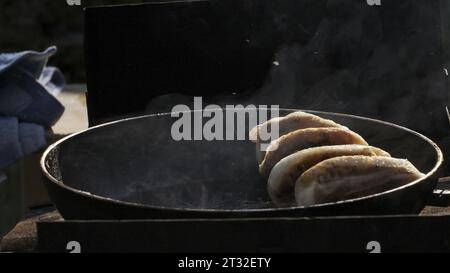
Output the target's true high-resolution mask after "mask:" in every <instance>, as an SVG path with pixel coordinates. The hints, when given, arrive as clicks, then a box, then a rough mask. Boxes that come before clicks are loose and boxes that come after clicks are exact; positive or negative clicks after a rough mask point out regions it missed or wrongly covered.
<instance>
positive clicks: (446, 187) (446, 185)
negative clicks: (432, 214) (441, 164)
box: [427, 176, 450, 207]
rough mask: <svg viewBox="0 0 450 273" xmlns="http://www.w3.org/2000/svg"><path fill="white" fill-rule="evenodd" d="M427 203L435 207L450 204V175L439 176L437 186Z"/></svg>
mask: <svg viewBox="0 0 450 273" xmlns="http://www.w3.org/2000/svg"><path fill="white" fill-rule="evenodd" d="M427 203H428V205H429V206H434V207H449V206H450V176H449V177H441V178H439V180H438V184H437V187H436V189H435V190H434V191H433V194H432V196H431V197H430V199H429V201H428V202H427Z"/></svg>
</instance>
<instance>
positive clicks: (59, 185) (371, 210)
mask: <svg viewBox="0 0 450 273" xmlns="http://www.w3.org/2000/svg"><path fill="white" fill-rule="evenodd" d="M293 111H295V110H287V109H283V110H280V115H282V116H283V115H286V114H288V113H290V112H293ZM312 113H314V114H317V115H319V116H322V117H324V118H328V119H332V120H334V121H336V122H338V123H341V124H343V125H345V126H347V127H349V128H351V129H352V130H354V131H356V132H358V133H359V134H360V135H362V136H363V137H364V138H365V139H366V140H367V141H368V142H369V143H370V144H371V145H373V146H377V147H380V148H382V149H384V150H386V151H388V152H390V153H391V154H392V156H393V157H399V158H407V159H409V160H410V161H411V162H412V163H413V164H414V165H415V166H416V167H417V168H418V169H419V170H420V171H421V172H423V173H425V174H427V175H426V176H425V177H424V178H423V179H420V180H418V181H414V182H413V183H411V184H409V185H406V186H403V187H400V188H396V189H394V190H390V191H388V192H383V193H379V194H376V195H372V196H367V197H364V198H359V199H354V200H345V201H342V202H338V203H331V204H323V205H318V206H313V207H293V208H276V207H275V206H274V205H273V204H272V203H271V202H270V199H269V197H268V195H267V190H266V182H265V181H264V180H263V179H261V178H260V176H259V175H258V167H257V163H256V159H255V147H254V144H253V143H251V142H250V141H248V140H247V141H179V142H177V141H175V140H173V138H172V137H171V128H172V125H173V123H174V122H175V121H176V120H177V118H173V117H171V115H170V114H160V115H149V116H144V117H138V118H132V119H126V120H121V121H117V122H113V123H108V124H105V125H100V126H97V127H92V128H90V129H88V130H86V131H84V132H81V133H78V134H75V135H72V136H69V137H67V138H65V139H63V140H61V141H59V142H57V143H56V144H54V145H52V146H50V147H49V148H48V150H47V151H46V152H45V153H44V155H43V157H42V161H41V167H42V170H43V172H44V174H45V176H46V180H45V181H46V182H45V183H46V186H47V189H48V192H49V194H50V197H51V199H52V200H53V202H54V204H55V205H56V207H57V209H58V210H59V212H60V213H61V214H62V216H63V217H64V218H65V219H67V220H94V219H96V220H98V219H100V220H101V219H103V220H109V219H155V218H241V217H247V218H253V217H311V216H344V215H345V216H351V215H393V214H418V213H419V212H420V211H421V210H422V209H423V208H424V207H425V205H426V203H427V200H428V198H429V197H430V196H431V194H432V193H433V190H434V188H435V187H436V184H437V171H438V169H439V167H440V166H441V164H442V162H443V156H442V153H441V151H440V149H439V148H438V146H437V145H436V144H435V143H434V142H433V141H431V140H430V139H428V138H426V137H425V136H423V135H421V134H419V133H416V132H414V131H411V130H409V129H407V128H404V127H400V126H397V125H394V124H390V123H386V122H382V121H378V120H373V119H367V118H362V117H357V116H350V115H343V114H334V113H324V112H312ZM224 116H225V115H224ZM246 130H247V131H248V129H246Z"/></svg>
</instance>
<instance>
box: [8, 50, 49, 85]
mask: <svg viewBox="0 0 450 273" xmlns="http://www.w3.org/2000/svg"><path fill="white" fill-rule="evenodd" d="M56 51H57V48H56V47H55V46H52V47H49V48H47V49H46V50H45V51H43V52H35V51H24V52H18V53H4V54H0V74H2V73H4V72H6V71H8V69H10V68H11V67H15V68H18V69H19V70H22V71H24V72H26V73H28V74H29V76H31V77H32V78H34V79H38V78H40V77H41V75H42V72H43V71H44V68H45V66H46V65H47V62H48V59H49V58H50V57H51V56H53V55H54V54H55V53H56Z"/></svg>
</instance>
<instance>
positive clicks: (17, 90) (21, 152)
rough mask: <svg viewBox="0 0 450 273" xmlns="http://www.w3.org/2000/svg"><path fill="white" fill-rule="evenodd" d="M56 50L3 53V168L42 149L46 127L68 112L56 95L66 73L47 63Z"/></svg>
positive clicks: (0, 152)
mask: <svg viewBox="0 0 450 273" xmlns="http://www.w3.org/2000/svg"><path fill="white" fill-rule="evenodd" d="M56 50H57V49H56V47H50V48H48V49H47V50H45V51H43V52H34V51H25V52H19V53H8V54H0V169H1V168H4V167H6V166H8V165H11V164H12V163H14V162H15V161H17V160H18V159H20V158H21V157H23V156H26V155H28V154H30V153H34V152H36V151H38V150H40V149H42V148H43V147H44V146H45V145H46V143H45V128H48V127H51V126H52V125H54V124H55V123H56V122H57V121H58V120H59V118H60V117H61V116H62V114H63V112H64V107H63V105H62V104H61V103H60V102H59V101H58V100H57V99H56V98H55V96H56V95H57V94H58V93H59V92H60V91H61V90H62V89H63V88H64V86H65V80H64V76H63V74H62V73H61V71H59V70H58V69H57V68H54V67H47V62H48V59H49V58H50V57H51V56H53V55H54V54H55V53H56Z"/></svg>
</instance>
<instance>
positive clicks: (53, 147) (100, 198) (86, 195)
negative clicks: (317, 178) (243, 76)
mask: <svg viewBox="0 0 450 273" xmlns="http://www.w3.org/2000/svg"><path fill="white" fill-rule="evenodd" d="M221 109H222V110H227V108H221ZM258 109H267V110H270V109H268V108H262V107H259V108H258ZM278 110H279V111H283V112H298V111H302V112H306V113H311V114H316V115H319V116H320V115H332V116H337V117H345V118H352V119H359V120H365V121H369V122H373V123H378V124H382V125H387V126H391V127H394V128H397V129H399V130H403V131H406V132H408V133H410V134H412V135H415V136H416V137H419V138H421V139H423V140H424V141H426V142H428V143H429V144H430V145H431V146H432V147H433V148H434V150H435V151H436V155H437V160H436V163H435V164H434V166H433V168H432V169H431V170H430V171H429V172H427V173H426V174H425V176H424V177H422V178H420V179H417V180H415V181H413V182H411V183H409V184H406V185H403V186H401V187H397V188H394V189H391V190H388V191H384V192H380V193H376V194H372V195H368V196H364V197H359V198H354V199H347V200H342V201H338V202H331V203H323V204H317V205H313V206H293V207H283V208H276V207H274V208H260V209H194V208H176V207H165V206H154V205H146V204H142V203H134V202H126V201H120V200H117V199H112V198H108V197H104V196H100V195H96V194H92V193H89V192H86V191H82V190H79V189H76V188H73V187H70V186H68V185H66V184H65V183H64V181H63V179H62V178H61V181H59V180H58V179H57V178H55V177H54V176H53V175H51V174H50V172H49V171H48V169H47V166H46V164H45V163H46V161H47V160H46V159H47V158H48V156H49V154H50V153H51V152H52V151H54V150H56V149H58V147H59V146H60V145H61V144H62V143H64V142H66V141H68V140H69V139H73V138H75V137H77V136H80V135H83V134H85V133H88V132H91V131H94V130H96V129H99V128H103V127H109V126H112V125H115V124H119V123H125V122H129V121H134V120H140V119H147V118H153V117H161V116H168V115H171V114H172V113H171V112H167V113H157V114H148V115H141V116H136V117H131V118H124V119H120V120H116V121H112V122H107V123H103V124H100V125H96V126H93V127H90V128H88V129H85V130H82V131H80V132H77V133H74V134H71V135H68V136H66V137H64V138H62V139H60V140H58V141H57V142H55V143H53V144H51V145H50V146H49V147H48V148H47V149H46V150H45V151H44V153H43V155H42V157H41V160H40V167H41V170H42V172H43V173H44V175H45V176H46V177H47V178H48V180H49V181H50V182H51V183H53V184H55V185H56V186H58V187H62V188H63V189H64V190H66V191H70V192H72V193H74V194H77V195H81V196H82V197H84V198H91V199H94V200H97V201H101V202H106V203H112V204H115V205H121V206H127V207H132V208H139V209H146V210H157V211H161V212H163V211H170V212H190V213H243V214H251V213H261V212H291V211H296V210H305V209H319V208H326V207H333V206H336V205H342V204H351V203H355V202H359V201H364V200H369V199H373V198H376V197H380V196H383V195H387V194H390V193H394V192H397V191H400V190H403V189H406V188H409V187H412V186H414V185H416V184H419V183H421V182H423V181H425V180H428V179H429V178H431V177H432V176H434V175H435V173H436V172H437V171H438V170H439V168H440V167H441V166H442V164H443V162H444V155H443V153H442V150H441V149H440V148H439V146H438V145H437V144H436V143H435V142H434V141H433V140H431V139H430V138H428V137H427V136H425V135H423V134H421V133H419V132H417V131H414V130H412V129H409V128H407V127H404V126H401V125H398V124H394V123H390V122H387V121H382V120H377V119H373V118H367V117H362V116H356V115H350V114H343V113H335V112H325V111H315V110H300V109H292V108H279V109H278ZM198 111H204V110H193V111H181V112H177V113H194V112H198ZM208 111H212V110H211V109H209V110H208ZM55 205H56V204H55Z"/></svg>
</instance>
